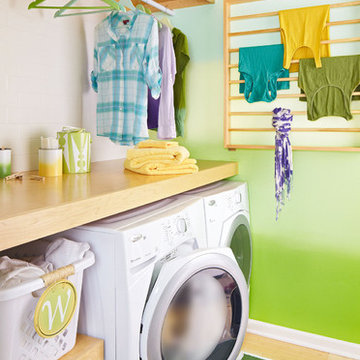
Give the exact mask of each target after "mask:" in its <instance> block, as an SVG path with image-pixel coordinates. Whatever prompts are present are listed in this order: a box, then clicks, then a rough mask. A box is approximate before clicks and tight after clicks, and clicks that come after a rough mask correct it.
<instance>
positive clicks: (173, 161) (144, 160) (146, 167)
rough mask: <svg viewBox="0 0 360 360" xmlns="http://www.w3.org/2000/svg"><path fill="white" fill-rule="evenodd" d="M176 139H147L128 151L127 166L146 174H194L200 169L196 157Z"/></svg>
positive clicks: (129, 168)
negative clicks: (191, 155)
mask: <svg viewBox="0 0 360 360" xmlns="http://www.w3.org/2000/svg"><path fill="white" fill-rule="evenodd" d="M189 157H190V153H189V151H188V150H187V149H185V148H184V147H183V146H179V144H178V143H177V142H176V141H157V140H145V141H141V142H140V143H138V144H137V146H136V147H135V148H134V149H130V150H128V152H127V155H126V160H125V168H126V169H128V170H131V171H134V172H136V173H139V174H144V175H177V174H193V173H195V172H198V171H199V168H198V167H197V165H196V160H195V159H189Z"/></svg>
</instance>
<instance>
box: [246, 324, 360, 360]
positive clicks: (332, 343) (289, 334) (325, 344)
mask: <svg viewBox="0 0 360 360" xmlns="http://www.w3.org/2000/svg"><path fill="white" fill-rule="evenodd" d="M247 331H248V332H249V333H251V334H256V335H260V336H264V337H268V338H271V339H275V340H280V341H285V342H287V343H290V344H294V345H300V346H303V347H308V348H311V349H315V350H319V351H324V352H327V353H331V354H335V355H340V356H344V357H349V358H351V359H356V360H360V344H355V343H350V342H347V341H341V340H337V339H333V338H329V337H326V336H321V335H316V334H311V333H308V332H304V331H299V330H294V329H289V328H286V327H283V326H278V325H273V324H269V323H265V322H262V321H258V320H252V319H249V323H248V328H247Z"/></svg>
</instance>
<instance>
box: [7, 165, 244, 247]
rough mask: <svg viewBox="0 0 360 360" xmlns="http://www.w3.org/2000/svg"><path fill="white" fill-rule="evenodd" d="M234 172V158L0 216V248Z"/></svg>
mask: <svg viewBox="0 0 360 360" xmlns="http://www.w3.org/2000/svg"><path fill="white" fill-rule="evenodd" d="M237 174H238V164H237V163H236V162H223V163H222V164H221V165H217V166H214V167H210V168H206V169H203V170H201V171H199V172H198V173H196V174H191V175H181V176H174V177H169V178H167V179H164V180H163V181H161V182H154V183H145V184H144V185H140V186H136V187H132V188H129V189H123V190H119V191H114V192H110V193H107V194H103V195H99V196H95V197H90V198H87V199H83V200H78V201H74V202H69V203H64V204H60V205H57V206H54V207H48V208H46V207H45V208H41V209H37V210H34V211H31V212H27V213H25V214H21V215H18V216H14V217H10V218H6V219H3V220H0V230H1V240H0V251H2V250H5V249H8V248H11V247H14V246H17V245H21V244H24V243H27V242H30V241H33V240H37V239H39V238H42V237H44V236H49V235H53V234H56V233H58V232H61V231H64V230H68V229H71V228H74V227H76V226H80V225H83V224H86V223H89V222H92V221H95V220H99V219H102V218H105V217H107V216H111V215H114V214H117V213H120V212H123V211H127V210H130V209H134V208H136V207H139V206H142V205H146V204H149V203H152V202H154V201H158V200H161V199H164V198H167V197H170V196H173V195H176V194H180V193H182V192H184V191H188V190H191V189H194V188H197V187H200V186H203V185H207V184H210V183H213V182H216V181H219V180H222V179H226V178H228V177H231V176H234V175H237Z"/></svg>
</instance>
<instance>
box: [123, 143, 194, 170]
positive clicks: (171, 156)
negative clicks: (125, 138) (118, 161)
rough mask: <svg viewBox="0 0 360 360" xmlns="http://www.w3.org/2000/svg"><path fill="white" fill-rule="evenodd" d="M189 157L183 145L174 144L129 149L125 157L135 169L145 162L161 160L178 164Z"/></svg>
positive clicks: (165, 162) (150, 162)
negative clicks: (166, 147) (157, 147)
mask: <svg viewBox="0 0 360 360" xmlns="http://www.w3.org/2000/svg"><path fill="white" fill-rule="evenodd" d="M189 157H190V153H189V151H187V150H186V149H185V148H184V147H183V146H174V147H171V148H168V149H156V148H150V149H149V148H146V149H137V148H135V149H129V150H128V151H127V155H126V158H127V160H129V161H130V162H129V165H130V166H131V167H132V168H134V169H136V168H140V167H142V166H144V165H146V164H152V163H159V162H163V163H164V164H180V163H182V162H183V161H184V160H186V159H188V158H189Z"/></svg>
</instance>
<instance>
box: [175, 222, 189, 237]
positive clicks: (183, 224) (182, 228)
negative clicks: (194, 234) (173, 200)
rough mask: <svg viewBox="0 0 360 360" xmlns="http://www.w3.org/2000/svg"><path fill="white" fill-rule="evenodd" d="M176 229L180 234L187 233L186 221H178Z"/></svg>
mask: <svg viewBox="0 0 360 360" xmlns="http://www.w3.org/2000/svg"><path fill="white" fill-rule="evenodd" d="M176 228H177V231H178V232H179V233H180V234H184V233H186V232H187V224H186V220H185V219H184V218H180V219H178V220H177V222H176Z"/></svg>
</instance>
